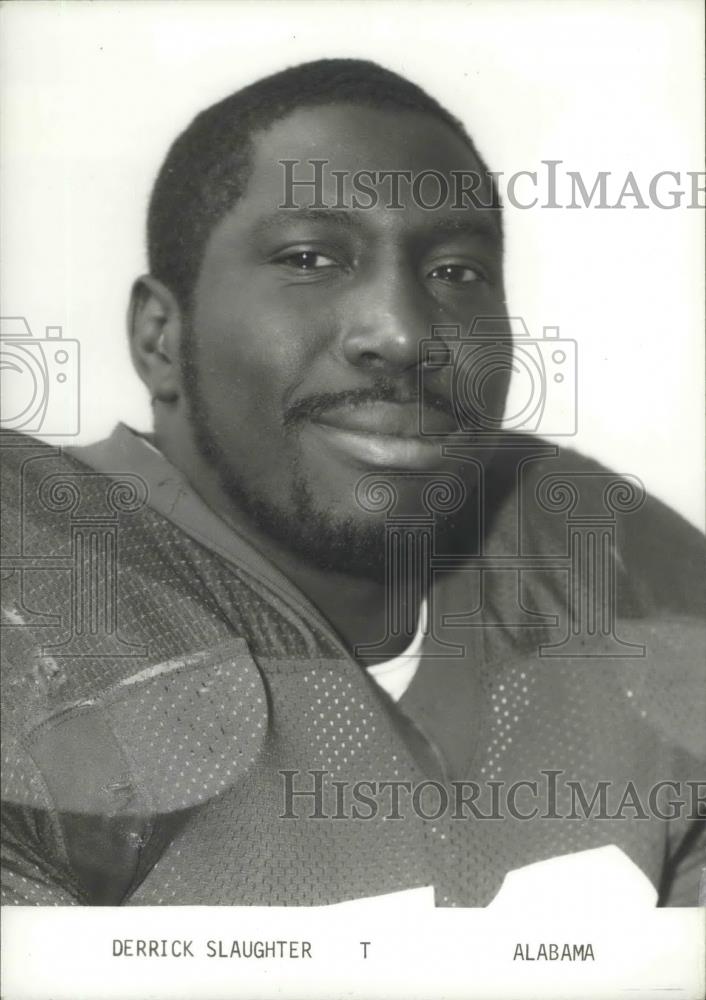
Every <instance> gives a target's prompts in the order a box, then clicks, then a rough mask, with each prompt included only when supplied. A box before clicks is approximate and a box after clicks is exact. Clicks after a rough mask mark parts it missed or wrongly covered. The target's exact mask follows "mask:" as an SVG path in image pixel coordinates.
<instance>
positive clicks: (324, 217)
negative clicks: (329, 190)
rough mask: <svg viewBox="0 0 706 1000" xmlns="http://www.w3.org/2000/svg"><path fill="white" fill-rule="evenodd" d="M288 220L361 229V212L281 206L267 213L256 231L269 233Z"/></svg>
mask: <svg viewBox="0 0 706 1000" xmlns="http://www.w3.org/2000/svg"><path fill="white" fill-rule="evenodd" d="M288 222H314V223H322V222H325V223H333V224H334V225H336V226H340V227H341V228H345V229H359V228H360V225H361V222H360V217H359V213H354V212H351V211H347V210H345V209H340V208H339V209H337V208H281V209H279V210H278V211H277V212H276V213H275V214H274V215H267V216H264V217H263V218H261V219H259V220H258V221H257V222H256V224H255V227H254V228H255V231H256V232H260V233H267V232H268V231H269V230H273V229H279V228H280V227H281V226H282V225H285V224H286V223H288Z"/></svg>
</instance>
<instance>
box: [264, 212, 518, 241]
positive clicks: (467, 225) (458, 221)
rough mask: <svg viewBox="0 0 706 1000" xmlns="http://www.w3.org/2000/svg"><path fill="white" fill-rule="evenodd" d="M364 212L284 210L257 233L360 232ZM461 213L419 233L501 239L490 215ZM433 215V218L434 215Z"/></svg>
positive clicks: (266, 222)
mask: <svg viewBox="0 0 706 1000" xmlns="http://www.w3.org/2000/svg"><path fill="white" fill-rule="evenodd" d="M364 211H365V210H364V209H355V210H352V209H337V208H283V209H279V210H278V211H277V212H276V213H275V214H273V215H268V216H264V217H263V218H261V219H259V220H258V222H257V223H256V224H255V226H254V231H255V232H256V233H262V234H263V235H266V234H267V233H268V232H271V231H276V230H279V229H280V228H281V227H282V226H283V225H286V224H287V223H289V222H292V223H295V222H305V223H306V222H309V223H314V224H322V223H325V224H333V225H335V226H337V227H339V228H341V229H347V230H351V229H357V230H360V229H361V227H362V220H363V218H364V216H363V215H362V214H361V213H363V212H364ZM457 211H459V212H463V214H459V215H453V216H448V215H447V216H444V218H443V219H439V220H438V221H432V222H431V224H430V225H423V226H420V227H419V228H418V232H419V233H421V234H425V233H426V234H428V235H431V236H456V235H460V236H468V237H473V238H476V239H477V238H478V237H480V238H481V239H486V240H490V241H494V242H495V241H497V240H499V239H501V231H500V226H499V224H498V222H496V220H495V219H493V218H492V217H490V216H489V215H487V214H485V213H484V214H481V213H480V212H478V211H477V210H475V209H470V208H469V209H462V210H457ZM429 214H430V215H431V212H430V213H429Z"/></svg>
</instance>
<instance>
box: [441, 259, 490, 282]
mask: <svg viewBox="0 0 706 1000" xmlns="http://www.w3.org/2000/svg"><path fill="white" fill-rule="evenodd" d="M429 277H430V278H434V279H435V280H436V281H445V282H446V283H447V284H449V285H465V284H470V283H471V282H472V281H481V280H482V278H483V275H482V274H481V273H480V271H476V270H475V268H473V267H468V266H466V265H465V264H441V265H440V266H439V267H435V268H434V270H433V271H430V272H429Z"/></svg>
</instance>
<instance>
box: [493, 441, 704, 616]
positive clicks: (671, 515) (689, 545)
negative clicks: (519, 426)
mask: <svg viewBox="0 0 706 1000" xmlns="http://www.w3.org/2000/svg"><path fill="white" fill-rule="evenodd" d="M490 497H491V499H490V502H491V504H494V505H495V506H496V508H497V509H496V511H495V512H494V517H495V521H494V524H493V531H495V532H497V533H499V534H502V535H504V536H507V535H508V532H512V533H513V534H514V533H515V524H517V525H518V529H517V530H519V532H520V534H521V536H522V543H523V545H524V546H525V549H526V550H527V551H534V552H540V551H542V552H547V553H554V552H559V551H562V550H564V549H565V547H566V544H567V533H568V531H569V529H570V528H571V527H573V528H575V529H577V530H580V529H582V528H583V529H584V530H590V529H591V528H594V529H595V530H600V529H602V530H603V531H604V532H605V533H606V536H607V535H608V534H609V535H610V537H611V539H612V544H614V546H615V552H616V556H617V564H618V566H617V568H618V572H619V574H620V576H621V578H622V582H623V589H625V585H627V587H628V589H629V591H630V593H631V597H632V603H633V605H637V606H639V608H640V610H641V612H642V613H646V614H653V613H658V614H662V613H663V614H667V615H668V616H670V617H672V616H682V615H686V616H688V617H693V616H696V617H698V618H701V617H702V615H703V608H704V606H706V560H705V558H704V557H705V556H706V538H705V537H704V535H703V534H702V532H700V531H699V530H698V529H697V528H695V527H694V526H693V525H692V524H690V523H689V522H688V521H686V520H685V519H684V518H683V517H682V516H681V515H680V514H678V513H677V512H676V511H674V510H672V509H671V508H670V507H669V506H668V505H667V504H665V503H663V502H662V501H660V500H658V499H657V498H656V497H654V496H651V495H650V494H649V493H648V492H647V491H646V490H645V488H644V486H643V484H642V483H641V481H640V480H639V478H638V477H636V476H634V475H632V474H629V473H625V474H624V473H620V472H616V471H614V470H612V469H610V468H608V467H606V466H604V465H602V464H601V463H600V462H597V461H595V460H594V459H591V458H587V457H586V456H585V455H582V454H580V453H579V452H577V451H575V450H574V449H571V448H564V447H560V446H557V445H552V444H550V443H549V442H547V441H545V440H542V439H539V438H531V437H526V438H524V439H521V440H518V445H517V447H516V448H507V449H503V450H501V451H500V452H499V454H498V458H497V459H496V461H495V464H494V468H493V475H492V477H491V488H490Z"/></svg>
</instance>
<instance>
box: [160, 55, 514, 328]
mask: <svg viewBox="0 0 706 1000" xmlns="http://www.w3.org/2000/svg"><path fill="white" fill-rule="evenodd" d="M342 103H343V104H353V105H357V106H359V107H360V106H362V107H371V108H381V109H388V108H389V109H393V110H398V111H421V112H426V113H427V114H431V115H434V116H435V117H436V118H438V119H440V120H441V121H443V122H445V123H446V124H447V125H448V126H450V128H451V129H453V131H454V132H455V133H456V134H457V135H458V136H459V137H460V138H461V139H462V140H463V142H464V143H465V144H466V145H467V146H468V148H469V149H470V151H471V152H472V153H473V155H474V156H475V158H476V160H477V161H478V163H479V165H480V167H481V170H482V172H484V173H486V174H487V173H488V171H487V167H485V164H484V162H483V160H482V159H481V157H480V156H479V154H478V151H477V150H476V148H475V146H474V144H473V142H472V140H471V138H470V136H469V135H468V134H467V132H466V130H465V129H464V127H463V125H462V124H461V122H460V121H459V120H458V119H457V118H455V117H454V116H453V115H452V114H451V113H450V112H448V111H447V110H446V109H445V108H443V107H442V106H441V105H440V104H439V103H438V102H437V101H436V100H434V98H433V97H430V96H429V94H427V93H426V92H425V91H424V90H422V88H421V87H418V86H417V85H416V84H415V83H412V82H411V81H410V80H407V79H405V77H403V76H399V75H398V74H397V73H393V72H392V71H391V70H388V69H385V68H384V67H382V66H379V65H378V64H377V63H374V62H369V61H367V60H363V59H319V60H317V61H315V62H308V63H303V64H301V65H299V66H293V67H291V68H289V69H285V70H282V71H281V72H279V73H275V74H273V75H272V76H268V77H264V78H263V79H261V80H258V81H256V82H255V83H252V84H250V85H249V86H247V87H244V88H243V89H242V90H238V91H236V92H235V93H233V94H231V95H230V96H229V97H226V98H225V99H224V100H222V101H219V102H218V103H217V104H213V105H212V106H211V107H209V108H207V109H206V110H205V111H202V112H201V113H200V114H198V115H197V116H196V118H194V120H193V121H192V122H191V124H190V125H189V126H188V127H187V128H186V129H185V130H184V131H183V132H182V133H181V135H179V136H178V137H177V139H176V140H175V141H174V143H173V144H172V146H171V148H170V150H169V152H168V154H167V157H166V159H165V161H164V163H163V164H162V167H161V169H160V171H159V174H158V175H157V180H156V181H155V185H154V188H153V190H152V196H151V198H150V204H149V211H148V219H147V252H148V262H149V269H150V273H151V274H152V275H153V276H154V277H155V278H157V279H158V280H160V281H161V282H163V283H164V284H165V285H166V286H167V287H168V288H169V289H170V290H171V291H172V293H173V294H174V295H175V296H176V298H177V301H178V302H179V304H180V306H181V307H182V308H183V309H185V310H187V311H189V310H190V307H191V305H192V301H191V300H192V295H193V291H194V288H195V285H196V281H197V278H198V274H199V270H200V266H201V261H202V258H203V253H204V250H205V247H206V243H207V241H208V238H209V236H210V234H211V232H212V231H213V229H214V227H215V226H216V224H217V223H218V222H219V221H220V220H221V219H222V218H223V216H224V215H225V214H226V213H227V212H228V211H229V210H230V209H231V208H232V207H233V206H234V204H235V203H236V201H237V200H238V198H240V197H241V196H242V194H243V193H244V190H245V187H246V185H247V182H248V179H249V174H250V166H251V161H252V153H253V138H254V136H255V135H256V134H257V133H258V132H261V131H264V130H266V129H267V128H269V127H270V126H271V125H273V124H274V123H275V122H276V121H278V120H280V119H282V118H284V117H286V116H287V115H288V114H291V113H292V112H293V111H295V110H297V109H298V108H311V107H317V106H323V105H330V104H342ZM490 184H491V189H492V192H493V196H494V198H495V199H496V203H497V191H496V188H495V184H494V179H493V178H492V177H491V181H490ZM498 225H500V219H499V218H498Z"/></svg>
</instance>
